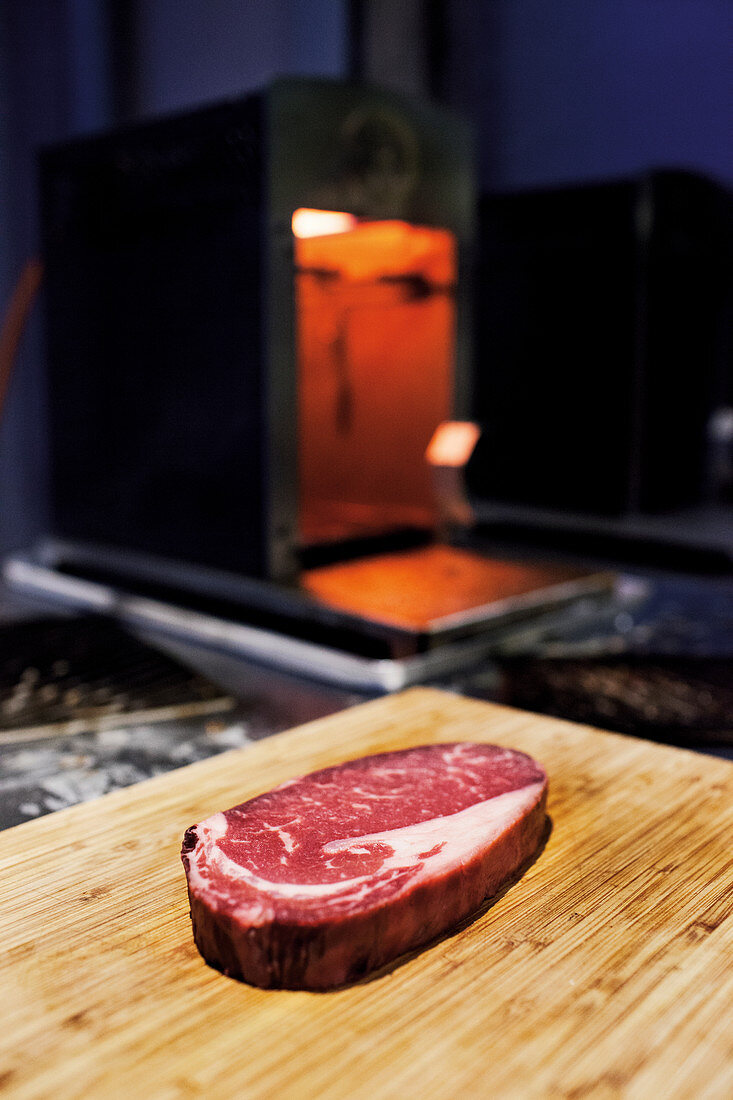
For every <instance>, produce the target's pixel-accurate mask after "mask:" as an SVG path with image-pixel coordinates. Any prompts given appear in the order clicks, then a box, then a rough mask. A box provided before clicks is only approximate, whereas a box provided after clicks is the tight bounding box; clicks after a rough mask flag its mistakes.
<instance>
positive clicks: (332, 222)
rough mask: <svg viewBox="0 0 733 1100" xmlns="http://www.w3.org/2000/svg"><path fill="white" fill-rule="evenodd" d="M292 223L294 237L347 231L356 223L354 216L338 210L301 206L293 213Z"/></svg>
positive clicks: (321, 235) (320, 235)
mask: <svg viewBox="0 0 733 1100" xmlns="http://www.w3.org/2000/svg"><path fill="white" fill-rule="evenodd" d="M292 225H293V234H294V235H295V236H296V237H326V236H329V235H330V234H332V233H348V232H349V230H350V229H353V228H354V226H355V225H356V218H355V217H354V215H353V214H344V213H343V212H341V211H339V210H309V209H308V208H307V207H304V206H301V207H300V208H299V209H298V210H296V211H295V212H294V213H293V222H292Z"/></svg>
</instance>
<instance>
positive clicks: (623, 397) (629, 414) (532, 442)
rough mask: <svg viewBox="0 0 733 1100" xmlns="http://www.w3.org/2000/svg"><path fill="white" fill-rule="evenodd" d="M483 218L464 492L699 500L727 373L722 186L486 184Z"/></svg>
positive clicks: (659, 176) (520, 499)
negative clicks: (473, 431)
mask: <svg viewBox="0 0 733 1100" xmlns="http://www.w3.org/2000/svg"><path fill="white" fill-rule="evenodd" d="M479 223H480V228H479V234H480V243H479V257H480V264H479V270H478V273H477V283H476V285H477V307H476V319H477V331H476V349H477V355H476V381H475V393H476V403H475V408H474V415H475V417H476V419H478V420H480V421H481V422H482V423H483V425H484V428H485V431H484V436H483V439H482V440H481V443H480V445H479V447H478V448H477V452H476V455H475V459H474V461H473V463H472V466H471V468H470V470H469V477H470V481H471V486H472V490H473V492H474V494H475V495H476V496H477V497H479V498H481V499H483V500H495V501H500V502H503V503H510V504H516V505H522V506H529V507H534V508H540V509H556V510H562V511H565V512H570V513H579V514H596V515H616V516H618V515H623V514H626V513H629V512H645V513H653V512H661V511H665V510H673V509H678V508H681V507H685V506H688V505H691V504H695V503H700V502H701V501H702V500H703V498H704V495H705V461H706V454H705V445H706V423H707V420H708V418H709V416H710V413H711V411H712V409H713V408H714V407H715V404H716V402H717V403H724V402H725V393H726V386H728V387H729V386H730V370H731V364H730V347H731V337H730V325H731V300H732V295H731V254H732V252H731V197H730V195H728V194H726V193H725V192H724V191H723V190H722V189H720V188H718V187H716V186H715V185H714V184H713V183H711V182H710V181H707V180H705V179H702V178H699V177H695V176H693V175H691V174H688V173H683V172H661V171H660V172H655V173H652V174H650V175H649V176H648V177H642V178H640V179H638V180H628V181H619V182H617V183H609V184H597V185H585V186H576V187H569V188H563V189H553V190H549V191H538V192H528V193H517V194H511V195H503V196H486V197H485V198H484V199H483V200H482V203H481V206H480V218H479ZM726 379H727V381H726Z"/></svg>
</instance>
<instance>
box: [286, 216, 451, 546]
mask: <svg viewBox="0 0 733 1100" xmlns="http://www.w3.org/2000/svg"><path fill="white" fill-rule="evenodd" d="M296 213H297V212H296ZM319 213H323V212H319ZM347 216H348V215H347ZM306 224H307V223H306ZM313 224H315V223H313ZM334 224H335V223H334ZM299 228H300V222H299ZM294 245H295V248H294V258H295V299H296V316H297V362H298V416H299V426H298V434H299V439H298V459H299V507H298V513H299V523H300V534H301V538H302V541H303V542H304V543H305V544H306V545H314V544H317V543H324V542H334V541H339V540H342V539H348V538H357V537H364V536H369V535H372V534H380V533H384V532H387V531H390V530H394V529H395V528H400V527H410V528H415V527H419V528H426V529H430V528H432V527H434V526H435V524H436V517H437V511H436V501H435V492H434V486H433V482H432V478H431V471H430V469H429V467H428V465H427V463H426V461H425V451H426V448H427V446H428V444H429V443H430V440H431V438H432V436H433V433H434V432H435V429H436V427H437V426H438V425H439V424H440V423H441V422H443V421H446V420H449V419H450V415H451V411H452V410H451V407H452V401H453V370H454V345H455V280H456V242H455V238H454V236H453V234H452V233H450V232H449V231H448V230H445V229H437V228H432V227H425V226H415V225H411V224H409V223H408V222H403V221H371V222H366V221H357V222H356V223H355V224H354V227H353V228H352V229H351V230H350V231H348V232H340V233H332V234H328V235H326V234H322V235H319V236H306V237H301V236H297V237H296V239H295V241H294Z"/></svg>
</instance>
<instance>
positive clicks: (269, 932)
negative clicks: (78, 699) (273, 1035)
mask: <svg viewBox="0 0 733 1100" xmlns="http://www.w3.org/2000/svg"><path fill="white" fill-rule="evenodd" d="M546 791H547V777H546V775H545V773H544V771H543V769H542V768H541V767H540V766H539V765H538V764H537V763H535V761H534V760H532V759H531V758H530V757H529V756H526V755H525V754H524V753H519V752H514V751H513V750H511V749H504V748H499V747H496V746H493V745H483V744H474V743H473V742H464V743H459V744H449V745H423V746H420V747H418V748H413V749H405V750H402V751H400V752H392V753H381V754H379V755H376V756H366V757H362V758H361V759H358V760H352V761H349V762H347V763H345V764H340V765H337V766H336V767H332V768H325V769H324V770H322V771H319V772H314V773H313V774H311V775H307V776H304V777H303V778H301V779H294V780H290V781H288V782H287V783H284V784H282V785H281V786H280V787H276V788H275V790H273V791H270V792H268V793H267V794H263V795H260V796H259V797H258V798H253V799H252V800H251V801H249V802H244V803H242V804H241V805H239V806H235V807H234V808H233V809H231V810H227V811H225V812H224V813H217V814H214V815H213V816H212V817H209V818H207V819H206V820H205V821H202V822H200V823H199V824H197V825H193V826H192V827H191V828H190V829H188V830H187V832H186V835H185V837H184V841H183V849H182V853H181V854H182V859H183V863H184V866H185V869H186V876H187V880H188V893H189V899H190V903H191V917H192V920H193V933H194V939H195V942H196V945H197V947H198V949H199V951H200V952H201V954H202V955H203V956H204V958H205V959H206V960H207V962H209V963H211V965H212V966H215V967H217V968H218V969H220V970H223V971H224V972H225V973H226V974H230V975H231V976H233V977H237V978H243V979H244V980H245V981H247V982H251V983H252V984H253V985H258V986H263V987H270V986H276V987H280V988H288V989H331V988H334V987H336V986H339V985H343V984H344V983H346V982H349V981H353V980H355V979H356V978H359V977H361V976H362V975H364V974H366V973H368V972H369V971H372V970H374V969H376V968H378V967H380V966H382V965H384V964H385V963H387V962H389V961H391V960H392V959H395V958H396V957H397V956H399V955H401V954H403V953H404V952H405V951H408V950H410V949H412V948H415V947H417V946H419V945H421V944H424V943H427V942H428V941H429V940H431V939H434V938H435V937H436V936H437V935H439V934H440V933H441V932H445V931H446V930H447V929H449V928H451V927H452V926H453V925H455V924H456V923H457V922H458V921H460V920H462V919H463V918H464V917H467V916H469V915H470V914H471V913H472V912H473V911H474V910H475V909H476V908H477V907H478V906H479V905H480V904H481V902H482V901H483V900H484V898H486V897H489V896H490V895H491V894H493V893H495V892H496V891H497V889H498V888H499V887H500V886H501V885H502V883H503V882H505V881H506V879H507V878H509V877H511V875H512V874H513V873H514V872H515V871H516V870H517V869H518V868H519V867H520V866H521V865H522V864H523V863H524V862H525V861H526V860H527V859H528V858H529V857H530V856H532V855H533V854H534V853H535V851H536V850H537V848H538V846H539V844H540V841H541V839H542V834H543V831H544V825H545V798H546Z"/></svg>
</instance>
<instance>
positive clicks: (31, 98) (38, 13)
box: [0, 0, 733, 552]
mask: <svg viewBox="0 0 733 1100" xmlns="http://www.w3.org/2000/svg"><path fill="white" fill-rule="evenodd" d="M731 23H733V7H732V6H731V2H730V0H553V2H552V3H548V0H445V2H444V3H442V4H441V3H430V2H425V3H421V2H420V0H401V3H400V4H399V5H395V4H394V2H393V0H366V2H362V3H357V2H353V0H352V2H351V3H349V2H348V0H208V2H207V3H202V2H201V0H139V2H137V3H134V2H131V0H130V2H126V0H122V2H118V0H108V2H105V0H4V2H3V3H2V4H0V304H1V305H2V308H4V307H5V304H6V303H7V300H8V298H9V295H10V293H11V290H12V287H13V285H14V282H15V280H16V278H17V276H18V273H19V271H20V268H21V266H22V264H23V261H24V260H25V259H26V258H27V257H28V256H30V255H33V254H34V253H35V251H36V250H37V247H38V244H37V239H36V232H37V231H36V214H35V211H36V195H35V150H36V148H37V146H38V145H39V144H42V143H46V142H51V141H56V140H59V139H62V138H64V137H67V136H71V135H74V134H79V133H83V132H87V131H90V130H95V129H99V128H103V127H105V126H108V125H111V124H114V123H117V122H119V121H124V120H126V119H134V118H138V117H142V116H148V115H152V114H157V113H160V112H164V111H169V110H174V109H177V108H180V107H184V106H190V105H192V104H196V103H199V102H203V101H205V100H212V99H218V98H221V97H223V96H229V95H236V94H238V93H241V92H244V91H247V90H250V89H252V88H255V87H258V86H260V85H262V84H264V83H266V82H267V81H268V80H270V79H271V78H272V77H274V76H276V75H280V74H294V73H302V74H322V75H330V76H336V77H342V76H348V75H353V74H354V73H355V72H359V71H360V72H361V73H362V75H363V73H364V71H365V68H366V72H367V75H369V73H374V72H377V73H378V74H379V75H380V76H381V78H382V79H385V80H388V81H389V82H390V83H393V84H394V85H396V86H398V87H400V86H401V87H403V88H406V89H408V90H411V89H414V88H415V87H418V88H419V87H420V84H421V82H422V83H423V85H424V86H425V87H429V88H430V89H431V90H432V91H433V92H434V93H437V94H439V95H440V97H441V98H442V99H444V100H445V101H447V102H449V103H451V104H452V105H453V106H454V107H457V108H458V109H460V110H461V111H463V112H464V113H465V114H466V115H467V116H469V117H470V118H471V119H472V120H473V123H474V126H475V129H476V134H477V139H478V167H479V175H480V184H481V186H482V188H483V189H498V190H506V189H515V188H516V189H519V188H524V187H530V186H534V185H538V184H551V183H566V182H571V181H580V180H589V179H592V180H598V179H604V178H610V177H617V176H620V175H630V174H636V173H638V172H640V171H643V170H645V169H648V168H651V167H669V166H675V167H686V168H692V169H696V170H698V171H702V172H704V173H706V174H708V175H710V176H712V177H713V178H714V179H717V180H719V181H721V182H723V183H727V184H728V185H733V147H732V145H731V140H730V132H731V71H730V70H731V66H730V40H731V29H732V28H731ZM365 26H366V27H367V29H368V28H371V31H372V38H371V39H369V38H368V36H367V37H366V38H365V35H364V28H365ZM357 30H358V31H359V32H360V35H361V38H360V41H361V46H362V50H363V49H364V43H365V42H366V43H367V45H368V46H369V49H370V50H371V54H372V64H371V66H369V65H367V66H366V67H365V66H364V65H363V64H362V66H361V69H360V70H359V69H355V62H354V58H355V49H354V40H355V36H357V35H356V31H357ZM375 34H377V35H381V36H382V38H381V45H380V42H379V41H376V42H375V39H374V35H375ZM357 37H358V36H357ZM423 38H424V41H423ZM425 43H427V46H426V45H425ZM380 50H381V55H382V62H383V63H382V64H381V65H379V64H378V63H375V62H374V60H373V59H374V56H375V55H379V53H380ZM378 60H379V58H378V56H377V62H378ZM427 70H429V72H428V74H427V77H426V71H427ZM428 77H429V79H428ZM45 484H46V447H45V409H44V386H43V357H42V350H41V339H40V333H39V324H38V318H37V317H35V318H34V323H33V325H32V326H31V328H30V329H29V331H28V333H27V334H26V338H25V340H24V343H23V347H22V352H21V355H20V357H19V360H18V363H17V369H16V374H15V377H14V379H13V382H12V385H11V390H10V393H9V396H8V401H7V403H6V407H5V410H4V413H3V420H2V423H1V424H0V552H4V551H6V550H8V549H10V548H11V547H18V546H23V545H27V544H28V543H29V542H31V541H32V540H33V538H34V537H35V536H36V535H37V534H39V533H41V532H42V531H43V529H44V526H45V522H46V507H47V497H46V488H45Z"/></svg>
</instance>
